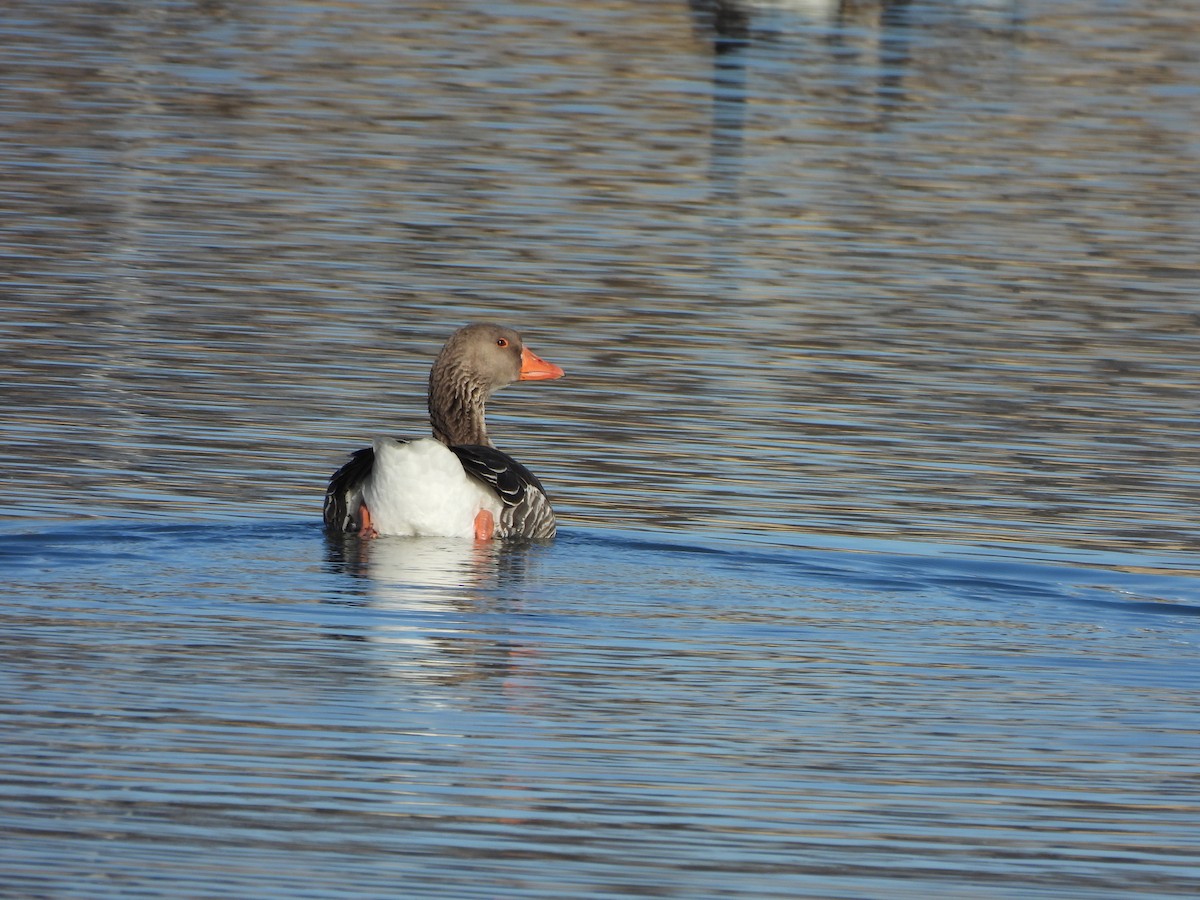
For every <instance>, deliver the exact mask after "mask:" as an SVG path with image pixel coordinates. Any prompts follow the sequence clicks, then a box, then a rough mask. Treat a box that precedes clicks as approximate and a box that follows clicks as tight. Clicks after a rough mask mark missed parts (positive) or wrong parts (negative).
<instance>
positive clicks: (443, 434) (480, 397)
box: [429, 365, 492, 447]
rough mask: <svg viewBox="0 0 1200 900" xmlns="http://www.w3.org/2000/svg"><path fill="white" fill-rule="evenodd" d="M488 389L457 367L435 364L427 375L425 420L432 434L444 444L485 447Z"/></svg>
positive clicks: (487, 442) (487, 441) (488, 444)
mask: <svg viewBox="0 0 1200 900" xmlns="http://www.w3.org/2000/svg"><path fill="white" fill-rule="evenodd" d="M487 397H488V391H487V390H485V388H484V387H483V385H481V384H479V383H478V382H477V381H475V380H473V379H472V378H470V377H469V376H468V375H467V374H466V373H465V372H463V371H462V370H461V369H454V368H451V367H450V366H446V365H435V366H434V368H433V371H432V372H431V373H430V374H429V423H430V424H431V425H432V426H433V436H434V437H435V438H437V439H438V440H439V441H441V442H442V443H443V444H445V445H446V446H448V447H457V446H462V445H464V444H484V445H486V446H488V447H490V446H491V445H492V442H491V441H490V440H488V436H487V423H486V422H485V421H484V404H485V403H486V401H487Z"/></svg>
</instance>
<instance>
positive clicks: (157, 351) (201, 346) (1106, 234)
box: [0, 0, 1200, 555]
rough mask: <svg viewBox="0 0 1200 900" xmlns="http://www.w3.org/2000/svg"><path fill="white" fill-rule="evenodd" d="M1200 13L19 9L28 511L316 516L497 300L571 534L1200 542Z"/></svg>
mask: <svg viewBox="0 0 1200 900" xmlns="http://www.w3.org/2000/svg"><path fill="white" fill-rule="evenodd" d="M716 5H717V6H722V4H716ZM723 8H724V10H725V13H726V14H727V16H728V13H729V7H727V6H723ZM1195 12H1196V9H1195V8H1194V5H1193V6H1188V5H1187V4H1185V5H1184V6H1182V7H1154V8H1149V9H1148V8H1145V7H1144V6H1143V5H1141V4H1132V3H1131V4H1124V5H1123V4H1116V5H1110V6H1108V7H1105V9H1104V10H1103V11H1102V12H1101V11H1097V10H1096V9H1095V7H1094V6H1093V5H1091V4H1083V3H1055V4H1042V3H1012V4H994V5H987V4H983V5H974V6H969V7H968V6H964V5H958V4H943V3H937V2H930V3H902V4H901V3H892V4H870V3H867V4H852V5H851V4H841V5H840V12H839V10H838V9H837V8H832V9H831V10H829V11H828V13H827V14H821V13H819V12H815V11H813V10H809V11H808V12H802V11H800V10H799V9H798V8H790V9H789V8H787V7H786V6H783V5H777V6H774V7H771V8H766V7H760V8H755V7H752V6H743V7H739V8H738V9H737V10H735V13H736V15H737V16H740V19H739V20H737V21H735V22H734V25H735V27H734V30H733V31H732V32H731V31H729V29H728V27H727V28H726V31H725V32H724V33H722V34H718V33H717V32H716V31H715V30H714V26H713V23H714V22H715V21H717V19H715V18H714V13H713V7H712V6H706V5H705V4H703V3H697V4H695V5H694V6H693V7H692V8H689V7H688V6H686V5H685V4H682V3H680V4H649V5H647V4H640V3H629V2H618V0H614V2H606V3H601V4H588V5H586V7H584V8H577V7H576V6H575V5H568V6H561V5H558V4H556V3H553V2H541V3H539V2H530V3H520V4H500V5H496V4H494V3H493V4H477V5H472V4H470V3H460V4H445V5H435V6H432V7H428V6H427V7H423V8H422V9H420V10H419V11H414V10H408V9H401V8H391V7H388V6H386V5H380V4H373V3H355V2H347V3H340V4H337V5H336V6H329V5H327V4H320V3H244V4H224V3H197V4H178V5H169V4H137V5H133V6H129V7H112V6H111V5H107V4H90V3H78V4H74V5H71V6H67V7H64V6H61V5H58V4H56V5H55V6H54V7H53V8H49V7H44V6H42V5H38V4H32V3H18V4H16V5H15V6H13V7H11V11H10V14H9V15H8V16H7V18H6V22H5V23H4V24H3V25H0V43H2V46H3V54H2V56H3V60H4V61H3V64H2V66H3V72H4V79H5V84H6V90H5V92H4V94H3V97H2V98H0V112H2V113H3V122H4V127H3V129H2V131H0V169H2V171H3V173H4V178H3V180H2V181H0V204H2V209H3V214H2V216H0V248H2V249H0V267H2V272H3V276H4V277H3V281H4V284H3V304H4V309H5V316H4V326H3V331H2V332H0V352H2V353H3V358H4V359H5V361H6V363H7V365H6V366H5V369H6V372H5V375H4V379H3V380H4V397H5V407H6V414H5V416H4V418H3V421H2V422H0V454H2V456H3V458H4V459H5V460H6V463H5V465H4V467H3V470H2V472H0V487H2V488H3V490H4V491H5V493H6V495H7V496H8V497H9V498H10V499H9V508H10V512H12V513H13V514H16V515H22V516H25V515H41V516H47V515H48V516H58V515H71V514H75V513H77V512H84V513H87V514H102V515H108V514H117V515H124V514H131V513H136V514H139V515H140V514H146V515H155V516H167V517H180V516H188V517H190V516H210V515H217V516H220V517H225V516H243V515H255V516H258V515H264V516H272V517H285V518H288V519H298V518H310V517H311V518H313V519H314V520H315V519H317V518H319V509H320V492H321V489H322V487H323V480H324V478H325V477H326V476H327V475H328V473H329V472H330V471H331V470H332V469H333V467H334V466H336V465H337V464H338V463H339V461H340V459H341V457H342V454H343V453H344V451H346V450H349V449H351V448H353V447H357V446H359V445H361V444H362V443H363V442H364V440H365V439H366V438H367V437H369V436H370V435H372V434H374V433H376V432H379V431H385V432H393V433H398V434H406V433H407V434H417V433H421V432H422V431H423V429H424V423H423V416H422V396H423V387H422V383H423V379H424V377H425V372H426V370H427V367H428V364H429V361H430V359H431V358H432V354H433V353H434V352H435V351H436V347H437V345H438V343H439V342H440V341H441V340H442V338H443V337H444V336H445V335H446V334H447V333H448V332H449V331H450V330H451V329H452V328H453V327H455V326H457V325H458V324H461V323H462V322H463V321H466V320H469V319H473V318H479V317H485V316H486V317H491V318H498V319H503V320H505V321H509V322H512V323H513V324H515V325H517V326H518V327H521V328H522V329H524V330H525V331H526V332H527V333H529V334H530V335H531V339H532V340H535V341H536V345H537V346H538V348H539V349H540V350H542V351H544V354H545V355H546V356H547V358H552V359H554V360H555V361H556V362H559V363H560V364H562V365H563V366H564V367H565V368H566V369H567V371H568V375H569V379H568V380H565V381H564V382H563V383H562V385H561V388H560V389H557V390H556V391H555V392H554V394H553V396H551V395H549V394H546V393H537V395H536V396H535V393H534V392H527V393H521V392H518V391H517V390H513V391H510V392H508V393H507V394H504V395H501V397H500V398H498V399H497V402H496V403H495V404H494V411H493V416H494V418H495V419H496V427H495V430H496V432H497V435H498V441H499V442H500V443H501V445H502V446H504V447H505V448H506V449H509V450H510V451H512V452H514V453H515V454H516V455H518V456H519V457H520V458H522V459H523V460H524V461H526V462H527V463H528V464H529V465H530V466H531V467H532V468H533V469H534V470H535V471H537V472H538V473H539V475H541V476H542V478H543V480H544V481H546V483H547V484H548V485H549V486H550V487H551V490H552V492H553V493H555V494H556V496H557V497H558V503H559V506H560V509H561V512H562V514H563V516H562V517H563V520H564V526H565V527H567V528H569V527H570V525H571V523H572V522H575V523H586V524H600V523H612V522H614V521H615V522H619V523H622V524H632V525H648V526H652V527H661V528H671V529H677V530H691V529H708V530H719V531H726V532H755V533H762V532H768V531H786V532H790V533H799V534H806V533H807V534H811V533H817V532H823V533H831V534H855V535H881V536H896V537H903V538H908V539H916V540H924V541H932V542H960V541H965V542H982V543H998V542H1013V541H1018V542H1022V543H1033V544H1043V545H1052V546H1060V547H1061V546H1068V547H1088V548H1096V549H1120V550H1127V551H1131V552H1133V553H1135V554H1148V555H1162V554H1173V553H1183V554H1193V553H1194V551H1195V549H1196V547H1197V543H1198V539H1200V530H1198V528H1197V524H1196V517H1195V513H1194V510H1195V509H1196V505H1197V501H1198V500H1200V491H1198V490H1197V473H1198V471H1200V453H1198V451H1197V446H1198V445H1200V441H1198V438H1200V434H1198V427H1197V423H1196V416H1195V414H1194V409H1195V400H1194V397H1195V393H1196V383H1197V380H1198V376H1200V370H1198V368H1197V362H1196V360H1197V358H1198V354H1197V352H1196V335H1197V326H1198V325H1200V305H1198V304H1197V300H1196V292H1195V289H1196V275H1195V273H1196V271H1197V263H1198V261H1200V259H1198V255H1200V254H1198V253H1197V250H1196V242H1195V234H1196V226H1197V224H1198V222H1197V218H1198V216H1197V213H1198V212H1200V196H1198V194H1200V191H1198V189H1197V187H1196V180H1195V178H1194V175H1193V170H1194V160H1195V156H1196V149H1197V148H1196V140H1197V133H1196V126H1195V121H1196V120H1195V115H1194V99H1195V94H1196V90H1197V85H1198V84H1200V62H1198V59H1197V56H1196V53H1195V47H1196V46H1197V43H1198V39H1200V33H1198V32H1200V24H1198V23H1200V17H1197V16H1196V15H1195ZM723 21H725V22H726V24H727V25H728V21H729V19H728V17H727V18H726V19H725V20H723ZM739 23H740V24H739ZM717 51H720V52H717Z"/></svg>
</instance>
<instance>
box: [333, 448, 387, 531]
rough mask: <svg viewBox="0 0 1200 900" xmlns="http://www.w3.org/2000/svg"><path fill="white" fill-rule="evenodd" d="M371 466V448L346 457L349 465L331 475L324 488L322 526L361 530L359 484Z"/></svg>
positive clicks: (373, 461)
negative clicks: (323, 521)
mask: <svg viewBox="0 0 1200 900" xmlns="http://www.w3.org/2000/svg"><path fill="white" fill-rule="evenodd" d="M374 467H375V449H374V448H373V447H365V448H364V449H362V450H356V451H355V452H354V453H352V454H350V462H348V463H346V464H345V465H344V466H342V467H341V468H340V469H338V470H337V471H336V472H334V473H333V477H332V478H330V479H329V487H327V488H326V489H325V512H324V515H325V527H327V528H331V529H333V530H334V531H341V532H355V533H357V532H358V530H359V529H360V528H362V514H361V512H360V510H361V509H362V494H363V482H364V481H366V480H367V478H368V476H370V474H371V470H372V469H373V468H374Z"/></svg>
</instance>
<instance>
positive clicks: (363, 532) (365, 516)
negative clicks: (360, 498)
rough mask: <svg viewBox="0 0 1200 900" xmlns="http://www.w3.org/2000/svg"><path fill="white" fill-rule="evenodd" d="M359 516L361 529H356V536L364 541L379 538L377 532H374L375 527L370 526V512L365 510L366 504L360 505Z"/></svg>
mask: <svg viewBox="0 0 1200 900" xmlns="http://www.w3.org/2000/svg"><path fill="white" fill-rule="evenodd" d="M358 512H359V515H361V516H362V527H360V528H359V529H358V536H359V537H360V538H363V539H364V540H370V539H371V538H377V537H379V532H378V531H376V530H375V526H374V525H372V524H371V511H370V510H369V509H367V504H365V503H364V504H362V505H361V506H359V508H358Z"/></svg>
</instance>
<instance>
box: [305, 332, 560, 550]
mask: <svg viewBox="0 0 1200 900" xmlns="http://www.w3.org/2000/svg"><path fill="white" fill-rule="evenodd" d="M562 375H563V370H562V369H561V368H559V367H558V366H556V365H554V363H549V362H546V361H545V360H543V359H541V358H540V357H538V356H537V355H536V354H534V352H533V351H532V350H530V349H529V348H528V347H526V346H525V343H524V341H522V339H521V335H520V334H518V333H517V332H516V331H514V330H513V329H511V328H506V327H504V326H502V325H495V324H491V323H474V324H471V325H466V326H464V327H462V328H460V329H459V330H458V331H456V332H454V334H452V335H451V336H450V339H449V340H448V341H446V344H445V346H444V347H442V350H441V352H440V353H439V354H438V356H437V359H436V360H435V361H434V363H433V368H432V369H431V370H430V373H429V396H428V400H429V422H430V425H431V426H432V429H433V437H428V438H420V439H418V440H414V441H407V442H406V441H397V440H394V439H392V438H386V437H384V438H379V439H377V440H375V441H374V442H373V444H372V446H370V447H367V448H365V449H363V450H358V451H356V452H355V453H353V454H351V458H350V461H349V462H348V463H346V464H345V465H344V466H342V467H341V468H340V469H338V470H337V471H336V472H335V473H334V474H333V477H332V478H330V479H329V487H328V488H327V489H326V491H325V510H324V517H325V524H326V526H327V527H328V528H330V529H332V530H334V531H338V532H349V533H353V534H357V535H358V536H359V537H361V538H374V537H378V536H380V535H409V536H423V537H433V536H436V537H462V538H472V537H473V538H474V539H475V540H477V541H485V540H491V539H493V538H509V537H516V538H552V537H554V534H555V531H556V525H555V520H554V510H553V509H552V508H551V506H550V500H549V498H548V497H547V496H546V491H545V489H544V488H543V487H542V485H541V482H539V481H538V480H537V478H536V477H535V476H534V474H533V473H532V472H530V471H529V470H528V469H527V468H525V467H524V466H523V465H521V464H520V463H519V462H517V461H516V460H515V459H513V458H512V457H511V456H509V455H508V454H507V453H503V452H501V451H500V450H497V449H496V447H495V446H494V445H493V444H492V442H491V440H490V439H489V438H488V434H487V424H486V422H485V421H484V404H485V403H486V402H487V399H488V398H489V397H490V396H491V395H492V394H493V393H495V392H496V391H497V390H499V389H500V388H502V387H504V386H505V385H508V384H512V383H513V382H514V381H545V380H548V379H552V378H561V377H562Z"/></svg>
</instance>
